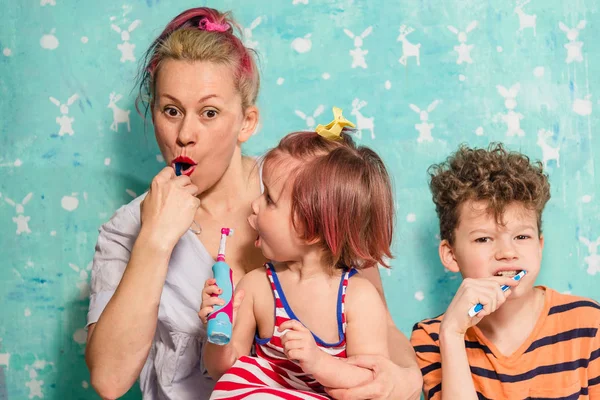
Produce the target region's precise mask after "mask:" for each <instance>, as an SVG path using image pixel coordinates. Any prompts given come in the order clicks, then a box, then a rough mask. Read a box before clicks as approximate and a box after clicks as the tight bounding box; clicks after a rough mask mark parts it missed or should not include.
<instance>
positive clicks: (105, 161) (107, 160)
mask: <svg viewBox="0 0 600 400" xmlns="http://www.w3.org/2000/svg"><path fill="white" fill-rule="evenodd" d="M104 165H106V166H107V167H108V166H109V165H110V158H105V159H104Z"/></svg>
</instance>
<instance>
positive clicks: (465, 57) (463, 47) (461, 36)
mask: <svg viewBox="0 0 600 400" xmlns="http://www.w3.org/2000/svg"><path fill="white" fill-rule="evenodd" d="M475 28H477V21H473V22H471V23H470V24H469V26H467V29H465V31H464V32H461V31H459V30H458V29H456V28H455V27H453V26H449V27H448V30H449V31H450V32H452V33H454V34H455V35H456V36H457V37H458V42H459V45H458V46H454V51H456V52H457V53H458V60H456V63H457V64H459V65H460V64H462V63H463V62H465V63H467V64H473V60H472V59H471V50H473V47H474V46H475V45H472V44H467V33H470V32H471V31H472V30H473V29H475Z"/></svg>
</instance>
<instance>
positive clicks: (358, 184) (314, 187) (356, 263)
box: [264, 132, 394, 268]
mask: <svg viewBox="0 0 600 400" xmlns="http://www.w3.org/2000/svg"><path fill="white" fill-rule="evenodd" d="M342 137H343V140H342V141H337V142H336V141H331V140H328V139H325V138H323V137H321V136H319V135H318V134H317V133H316V132H294V133H291V134H289V135H287V136H285V137H284V138H283V139H282V140H281V141H280V142H279V145H278V146H277V147H275V148H274V149H272V150H270V151H269V152H268V153H267V154H266V156H265V160H264V168H265V169H268V168H290V169H291V170H290V176H291V178H290V184H291V185H292V188H291V193H292V218H293V221H294V227H295V228H296V230H297V231H298V232H299V233H300V234H301V236H302V237H303V238H304V239H305V240H309V241H313V240H317V241H319V242H321V243H322V244H323V245H324V247H325V248H326V249H327V250H328V251H329V252H330V254H331V262H332V264H333V265H336V266H348V267H350V266H352V267H358V268H368V267H372V266H375V265H377V264H380V265H382V266H385V267H389V265H388V264H387V261H386V259H387V258H391V257H392V254H391V251H390V246H391V243H392V234H393V228H394V202H393V196H392V188H391V182H390V178H389V175H388V173H387V170H386V168H385V165H384V163H383V161H382V160H381V158H380V157H379V156H378V155H377V154H376V153H375V152H374V151H373V150H371V149H369V148H368V147H364V146H359V147H357V146H356V145H355V144H354V141H353V140H352V138H351V137H350V135H348V134H347V133H346V132H344V133H342ZM290 158H291V159H292V160H290Z"/></svg>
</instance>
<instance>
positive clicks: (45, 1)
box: [40, 0, 56, 7]
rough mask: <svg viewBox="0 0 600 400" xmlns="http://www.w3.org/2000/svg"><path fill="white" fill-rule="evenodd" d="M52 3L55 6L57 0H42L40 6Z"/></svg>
mask: <svg viewBox="0 0 600 400" xmlns="http://www.w3.org/2000/svg"><path fill="white" fill-rule="evenodd" d="M47 4H49V5H51V6H55V5H56V0H40V6H42V7H43V6H45V5H47Z"/></svg>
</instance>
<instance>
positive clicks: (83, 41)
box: [81, 36, 89, 44]
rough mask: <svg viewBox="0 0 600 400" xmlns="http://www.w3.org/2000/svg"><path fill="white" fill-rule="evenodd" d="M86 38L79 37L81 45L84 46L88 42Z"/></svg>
mask: <svg viewBox="0 0 600 400" xmlns="http://www.w3.org/2000/svg"><path fill="white" fill-rule="evenodd" d="M88 40H89V39H88V37H87V36H82V37H81V43H83V44H86V43H87V42H88Z"/></svg>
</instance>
